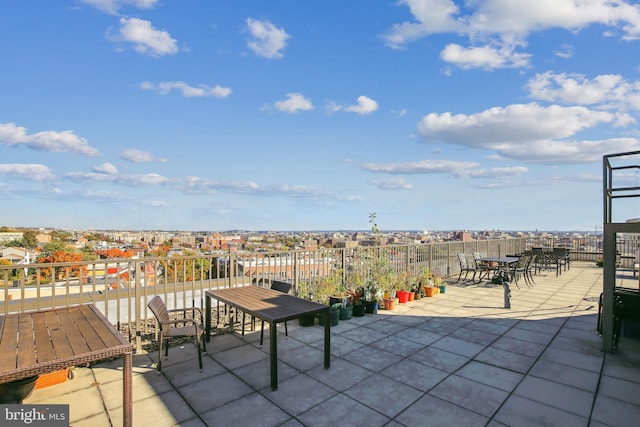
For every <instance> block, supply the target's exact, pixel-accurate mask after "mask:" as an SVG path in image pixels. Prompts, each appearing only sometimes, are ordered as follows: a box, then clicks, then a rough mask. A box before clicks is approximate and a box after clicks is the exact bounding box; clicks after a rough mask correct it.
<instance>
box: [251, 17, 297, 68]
mask: <svg viewBox="0 0 640 427" xmlns="http://www.w3.org/2000/svg"><path fill="white" fill-rule="evenodd" d="M246 22H247V28H248V30H249V34H251V37H252V38H251V39H250V40H249V41H247V46H249V48H250V49H251V50H252V51H253V52H254V53H255V54H256V55H258V56H262V57H264V58H269V59H274V58H282V56H283V51H284V49H285V48H286V47H287V40H288V39H289V38H291V36H290V35H289V34H287V33H286V31H285V30H284V29H283V28H276V26H275V25H273V24H272V23H271V22H269V21H261V20H257V19H251V18H247V21H246Z"/></svg>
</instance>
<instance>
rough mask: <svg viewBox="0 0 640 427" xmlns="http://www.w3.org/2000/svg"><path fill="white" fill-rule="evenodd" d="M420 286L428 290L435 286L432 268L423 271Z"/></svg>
mask: <svg viewBox="0 0 640 427" xmlns="http://www.w3.org/2000/svg"><path fill="white" fill-rule="evenodd" d="M420 285H421V286H422V287H427V288H430V287H432V286H433V274H432V273H431V268H430V267H427V268H425V269H423V270H422V274H420Z"/></svg>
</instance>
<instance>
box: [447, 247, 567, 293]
mask: <svg viewBox="0 0 640 427" xmlns="http://www.w3.org/2000/svg"><path fill="white" fill-rule="evenodd" d="M456 255H457V257H458V262H459V263H460V273H459V275H458V279H457V281H458V282H459V281H460V280H462V279H463V278H462V275H463V274H464V280H468V277H469V273H473V276H472V277H471V282H472V283H475V284H477V283H480V282H482V281H490V282H492V283H496V284H502V283H503V282H509V283H514V284H515V285H516V286H518V287H519V284H518V282H519V280H520V279H523V280H524V282H525V285H526V286H528V287H531V286H533V285H534V284H535V281H534V275H536V274H538V273H540V272H542V271H549V270H551V271H555V274H556V276H559V275H560V274H562V272H563V271H566V270H567V269H569V268H570V264H571V258H570V249H569V248H562V247H553V248H543V247H536V248H531V249H530V250H528V251H525V252H523V253H521V254H515V255H507V256H503V257H488V256H484V255H482V254H481V253H480V252H472V253H471V254H465V253H463V252H458V253H457V254H456Z"/></svg>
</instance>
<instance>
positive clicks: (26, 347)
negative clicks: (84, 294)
mask: <svg viewBox="0 0 640 427" xmlns="http://www.w3.org/2000/svg"><path fill="white" fill-rule="evenodd" d="M0 318H1V320H0V383H2V382H6V381H11V380H14V379H17V378H16V377H19V376H20V375H23V374H24V376H23V377H26V376H30V375H37V374H39V373H45V372H49V371H51V370H55V369H53V368H58V369H62V367H63V366H64V367H69V366H75V365H76V364H78V365H79V364H86V363H89V362H92V361H97V360H101V359H105V358H108V357H111V356H112V355H122V354H125V353H126V352H130V351H131V345H130V343H129V342H128V340H127V339H126V338H125V337H123V336H122V334H120V333H119V332H118V331H117V330H116V329H115V328H114V327H113V325H111V324H109V323H108V321H107V320H106V319H105V318H104V316H102V314H101V313H100V312H99V311H98V309H97V308H95V306H93V305H82V306H74V307H67V308H62V309H54V310H46V311H38V312H31V313H20V314H10V315H7V316H0Z"/></svg>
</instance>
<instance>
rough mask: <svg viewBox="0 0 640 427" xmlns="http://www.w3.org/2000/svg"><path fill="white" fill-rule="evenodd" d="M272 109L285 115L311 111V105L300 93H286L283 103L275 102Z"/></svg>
mask: <svg viewBox="0 0 640 427" xmlns="http://www.w3.org/2000/svg"><path fill="white" fill-rule="evenodd" d="M274 107H275V108H276V109H278V110H280V111H286V112H287V113H296V112H298V111H309V110H313V104H312V103H311V101H310V100H308V99H307V98H305V97H304V96H303V95H302V94H301V93H288V94H287V99H286V100H285V101H276V102H275V103H274Z"/></svg>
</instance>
